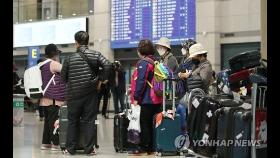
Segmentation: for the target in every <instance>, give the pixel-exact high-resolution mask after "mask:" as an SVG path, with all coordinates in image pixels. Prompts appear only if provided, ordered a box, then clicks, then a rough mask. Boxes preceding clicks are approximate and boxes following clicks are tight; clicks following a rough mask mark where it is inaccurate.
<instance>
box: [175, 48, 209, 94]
mask: <svg viewBox="0 0 280 158" xmlns="http://www.w3.org/2000/svg"><path fill="white" fill-rule="evenodd" d="M189 53H190V56H189V58H191V60H192V63H193V64H194V65H195V66H194V68H193V69H192V71H191V72H190V71H189V72H185V73H182V72H180V73H179V74H178V76H179V77H180V78H186V79H187V78H188V77H190V76H191V75H193V76H195V75H198V76H200V77H201V79H202V82H203V89H204V90H205V91H206V93H208V92H207V90H208V88H209V86H210V83H211V79H212V72H213V71H212V65H211V63H210V62H209V61H208V60H207V53H208V52H207V51H206V50H205V49H204V48H203V46H202V44H201V43H196V44H194V45H192V46H191V47H190V49H189Z"/></svg>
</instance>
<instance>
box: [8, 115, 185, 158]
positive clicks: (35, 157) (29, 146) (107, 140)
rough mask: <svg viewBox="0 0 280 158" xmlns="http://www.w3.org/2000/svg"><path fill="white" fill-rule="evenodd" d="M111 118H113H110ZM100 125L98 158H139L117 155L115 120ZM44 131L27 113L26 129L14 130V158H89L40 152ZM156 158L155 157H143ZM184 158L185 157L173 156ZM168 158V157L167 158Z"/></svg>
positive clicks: (108, 120)
mask: <svg viewBox="0 0 280 158" xmlns="http://www.w3.org/2000/svg"><path fill="white" fill-rule="evenodd" d="M110 117H111V118H112V117H113V116H110ZM99 120H100V124H99V125H98V142H99V145H100V148H99V149H98V154H97V155H95V156H92V157H96V158H123V157H131V158H132V157H139V156H128V155H127V154H126V153H116V152H115V150H114V147H113V119H107V120H106V119H103V118H100V119H99ZM42 131H43V122H40V121H39V120H38V116H36V115H35V113H25V118H24V127H14V128H13V157H14V158H67V157H71V158H78V157H89V156H84V155H81V154H80V155H78V154H77V155H74V156H70V155H63V154H62V152H61V151H55V152H53V151H42V150H40V145H41V138H42ZM142 157H155V156H142ZM172 157H174V158H176V157H184V156H172ZM166 158H167V157H166Z"/></svg>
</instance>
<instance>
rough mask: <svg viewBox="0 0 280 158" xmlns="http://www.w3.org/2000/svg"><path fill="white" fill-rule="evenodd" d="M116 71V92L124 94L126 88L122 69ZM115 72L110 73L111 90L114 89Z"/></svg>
mask: <svg viewBox="0 0 280 158" xmlns="http://www.w3.org/2000/svg"><path fill="white" fill-rule="evenodd" d="M117 71H118V83H119V84H118V87H117V88H118V90H119V91H120V92H122V93H123V92H125V91H126V86H125V83H126V82H125V71H124V70H123V69H120V70H117ZM115 79H116V71H113V72H112V77H110V84H111V87H112V88H116V81H115Z"/></svg>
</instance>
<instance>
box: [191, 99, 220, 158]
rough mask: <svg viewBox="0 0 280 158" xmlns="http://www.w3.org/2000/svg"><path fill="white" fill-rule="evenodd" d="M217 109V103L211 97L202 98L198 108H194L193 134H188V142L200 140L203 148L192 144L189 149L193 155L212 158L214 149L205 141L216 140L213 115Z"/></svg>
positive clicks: (215, 119)
mask: <svg viewBox="0 0 280 158" xmlns="http://www.w3.org/2000/svg"><path fill="white" fill-rule="evenodd" d="M219 107H220V104H219V102H217V101H216V100H214V99H213V98H211V97H203V98H202V99H201V102H200V104H199V106H197V107H196V109H195V110H196V118H195V126H194V129H192V132H193V133H191V132H190V140H191V141H192V142H193V141H196V142H198V141H201V140H202V141H203V146H199V145H197V144H193V143H192V144H191V145H192V146H191V148H192V149H193V151H194V152H195V153H198V154H201V155H204V156H212V155H214V154H215V152H216V149H215V147H214V146H210V145H208V144H207V141H209V140H215V139H216V124H217V117H216V115H214V113H215V111H216V110H217V109H218V108H219ZM193 109H194V108H193Z"/></svg>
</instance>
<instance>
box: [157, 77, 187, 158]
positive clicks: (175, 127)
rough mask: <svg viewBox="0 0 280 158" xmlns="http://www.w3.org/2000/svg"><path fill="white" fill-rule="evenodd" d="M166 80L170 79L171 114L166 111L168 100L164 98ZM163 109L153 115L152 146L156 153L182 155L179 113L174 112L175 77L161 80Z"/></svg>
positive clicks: (160, 154)
mask: <svg viewBox="0 0 280 158" xmlns="http://www.w3.org/2000/svg"><path fill="white" fill-rule="evenodd" d="M167 81H172V110H171V114H170V113H168V111H166V104H168V103H170V101H168V100H166V92H165V91H166V90H165V87H166V86H165V85H166V83H167ZM163 87H164V88H163V102H162V104H163V111H162V113H158V114H156V115H155V116H154V123H153V124H154V130H153V132H154V148H155V151H156V155H158V156H162V155H179V154H180V155H183V152H181V151H180V149H181V148H182V147H183V146H181V144H180V140H181V139H182V138H183V139H184V140H185V141H186V138H185V136H183V135H181V128H180V115H178V114H175V87H176V81H175V79H166V80H164V81H163ZM169 111H170V110H169ZM159 115H162V119H160V120H157V116H159ZM184 140H183V141H184Z"/></svg>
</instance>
